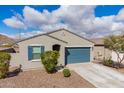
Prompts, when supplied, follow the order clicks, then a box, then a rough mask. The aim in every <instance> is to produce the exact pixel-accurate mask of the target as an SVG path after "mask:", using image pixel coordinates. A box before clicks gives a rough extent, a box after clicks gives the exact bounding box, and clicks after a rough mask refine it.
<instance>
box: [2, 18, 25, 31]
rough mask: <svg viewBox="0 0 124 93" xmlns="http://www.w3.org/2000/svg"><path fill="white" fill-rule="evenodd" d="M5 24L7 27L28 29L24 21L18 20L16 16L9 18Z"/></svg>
mask: <svg viewBox="0 0 124 93" xmlns="http://www.w3.org/2000/svg"><path fill="white" fill-rule="evenodd" d="M3 22H4V23H5V24H6V25H7V26H10V27H12V28H17V29H26V26H25V24H24V23H23V22H22V21H20V20H18V19H17V18H16V17H15V16H13V17H11V18H7V19H5V20H3Z"/></svg>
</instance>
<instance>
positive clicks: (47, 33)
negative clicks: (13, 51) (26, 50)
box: [16, 28, 94, 43]
mask: <svg viewBox="0 0 124 93" xmlns="http://www.w3.org/2000/svg"><path fill="white" fill-rule="evenodd" d="M62 30H65V31H68V32H69V33H71V34H74V35H76V36H78V37H80V38H82V39H85V40H87V41H89V42H91V43H94V42H93V41H90V40H89V39H86V38H84V37H82V36H80V35H78V34H76V33H74V32H72V31H69V30H67V29H65V28H61V29H57V30H54V31H50V32H46V33H43V34H39V35H35V36H32V37H29V38H26V39H23V40H20V41H18V42H16V43H19V42H23V41H25V40H29V39H32V38H35V37H39V36H42V35H46V36H49V37H51V38H54V39H56V40H59V41H62V42H64V43H68V42H66V41H63V40H61V39H58V38H56V37H53V36H51V35H49V34H51V33H55V32H58V31H62Z"/></svg>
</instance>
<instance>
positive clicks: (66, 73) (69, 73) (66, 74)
mask: <svg viewBox="0 0 124 93" xmlns="http://www.w3.org/2000/svg"><path fill="white" fill-rule="evenodd" d="M63 75H64V77H70V76H71V72H70V70H69V69H64V70H63Z"/></svg>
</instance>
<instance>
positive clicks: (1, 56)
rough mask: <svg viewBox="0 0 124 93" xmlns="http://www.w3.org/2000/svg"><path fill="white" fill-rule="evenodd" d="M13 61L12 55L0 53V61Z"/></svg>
mask: <svg viewBox="0 0 124 93" xmlns="http://www.w3.org/2000/svg"><path fill="white" fill-rule="evenodd" d="M10 59H11V55H10V54H9V53H6V52H0V61H2V62H8V61H10Z"/></svg>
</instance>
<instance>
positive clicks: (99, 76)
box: [67, 63, 124, 88]
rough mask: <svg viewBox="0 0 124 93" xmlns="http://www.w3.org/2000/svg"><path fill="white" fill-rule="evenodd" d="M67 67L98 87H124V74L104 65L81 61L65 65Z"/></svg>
mask: <svg viewBox="0 0 124 93" xmlns="http://www.w3.org/2000/svg"><path fill="white" fill-rule="evenodd" d="M67 67H68V68H70V69H72V70H74V71H75V72H76V73H78V74H79V75H80V76H82V77H83V78H84V79H86V80H87V81H89V82H90V83H92V84H93V85H94V86H96V87H98V88H122V87H124V74H122V73H119V72H117V71H115V70H112V69H111V68H108V67H106V66H103V65H99V64H95V63H83V64H71V65H67Z"/></svg>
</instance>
